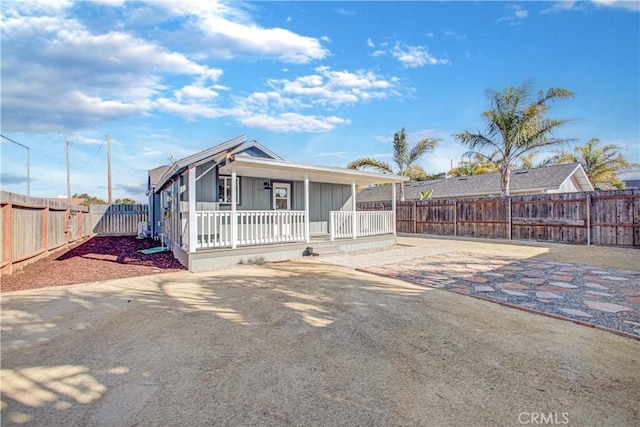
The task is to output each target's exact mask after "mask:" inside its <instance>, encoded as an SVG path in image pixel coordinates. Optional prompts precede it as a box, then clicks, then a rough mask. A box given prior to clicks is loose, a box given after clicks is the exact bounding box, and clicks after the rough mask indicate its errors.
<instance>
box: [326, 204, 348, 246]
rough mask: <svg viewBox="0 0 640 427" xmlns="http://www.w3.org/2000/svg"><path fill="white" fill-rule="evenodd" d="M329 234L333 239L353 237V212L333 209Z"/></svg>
mask: <svg viewBox="0 0 640 427" xmlns="http://www.w3.org/2000/svg"><path fill="white" fill-rule="evenodd" d="M330 214H331V216H330V217H329V234H330V236H331V240H334V239H346V238H349V237H353V212H348V211H331V212H330Z"/></svg>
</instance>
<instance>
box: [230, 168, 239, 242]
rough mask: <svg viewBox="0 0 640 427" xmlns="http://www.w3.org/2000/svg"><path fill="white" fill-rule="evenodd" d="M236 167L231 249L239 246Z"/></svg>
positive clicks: (232, 203)
mask: <svg viewBox="0 0 640 427" xmlns="http://www.w3.org/2000/svg"><path fill="white" fill-rule="evenodd" d="M236 177H237V173H236V168H235V167H232V168H231V249H235V248H236V246H238V211H237V210H236V200H238V195H237V194H236V191H238V189H237V188H236Z"/></svg>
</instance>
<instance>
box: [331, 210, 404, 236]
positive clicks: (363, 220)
mask: <svg viewBox="0 0 640 427" xmlns="http://www.w3.org/2000/svg"><path fill="white" fill-rule="evenodd" d="M330 214H331V216H330V220H329V233H330V235H331V240H335V239H347V238H353V239H355V238H357V237H363V236H377V235H381V234H393V232H394V230H393V211H375V212H374V211H360V212H355V217H354V212H351V211H332V212H331V213H330ZM354 219H355V227H354ZM354 232H355V235H354Z"/></svg>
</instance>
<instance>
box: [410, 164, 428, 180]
mask: <svg viewBox="0 0 640 427" xmlns="http://www.w3.org/2000/svg"><path fill="white" fill-rule="evenodd" d="M406 176H408V177H409V179H410V180H411V181H426V179H427V173H426V172H425V171H424V168H423V167H422V166H420V165H411V166H409V167H408V168H407V170H406Z"/></svg>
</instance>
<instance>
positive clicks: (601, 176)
mask: <svg viewBox="0 0 640 427" xmlns="http://www.w3.org/2000/svg"><path fill="white" fill-rule="evenodd" d="M620 150H621V148H620V147H619V146H617V145H616V144H607V145H602V146H601V145H600V140H599V139H598V138H592V139H591V140H590V141H589V142H587V143H586V144H585V145H579V146H577V147H575V148H574V150H573V152H567V151H561V152H560V153H558V154H556V155H554V156H553V157H551V158H549V159H547V160H546V161H545V163H546V164H556V165H558V164H564V163H580V164H581V165H582V168H583V169H584V171H585V173H586V174H587V176H588V177H589V180H590V181H591V183H592V184H593V187H594V188H595V189H597V190H602V189H606V187H607V186H609V185H611V186H613V187H616V188H623V186H624V184H623V183H622V182H621V181H620V179H618V173H620V172H624V171H626V170H629V169H631V168H632V167H633V164H632V163H630V162H628V161H627V160H626V159H625V158H624V157H623V156H622V154H621V153H620Z"/></svg>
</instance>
